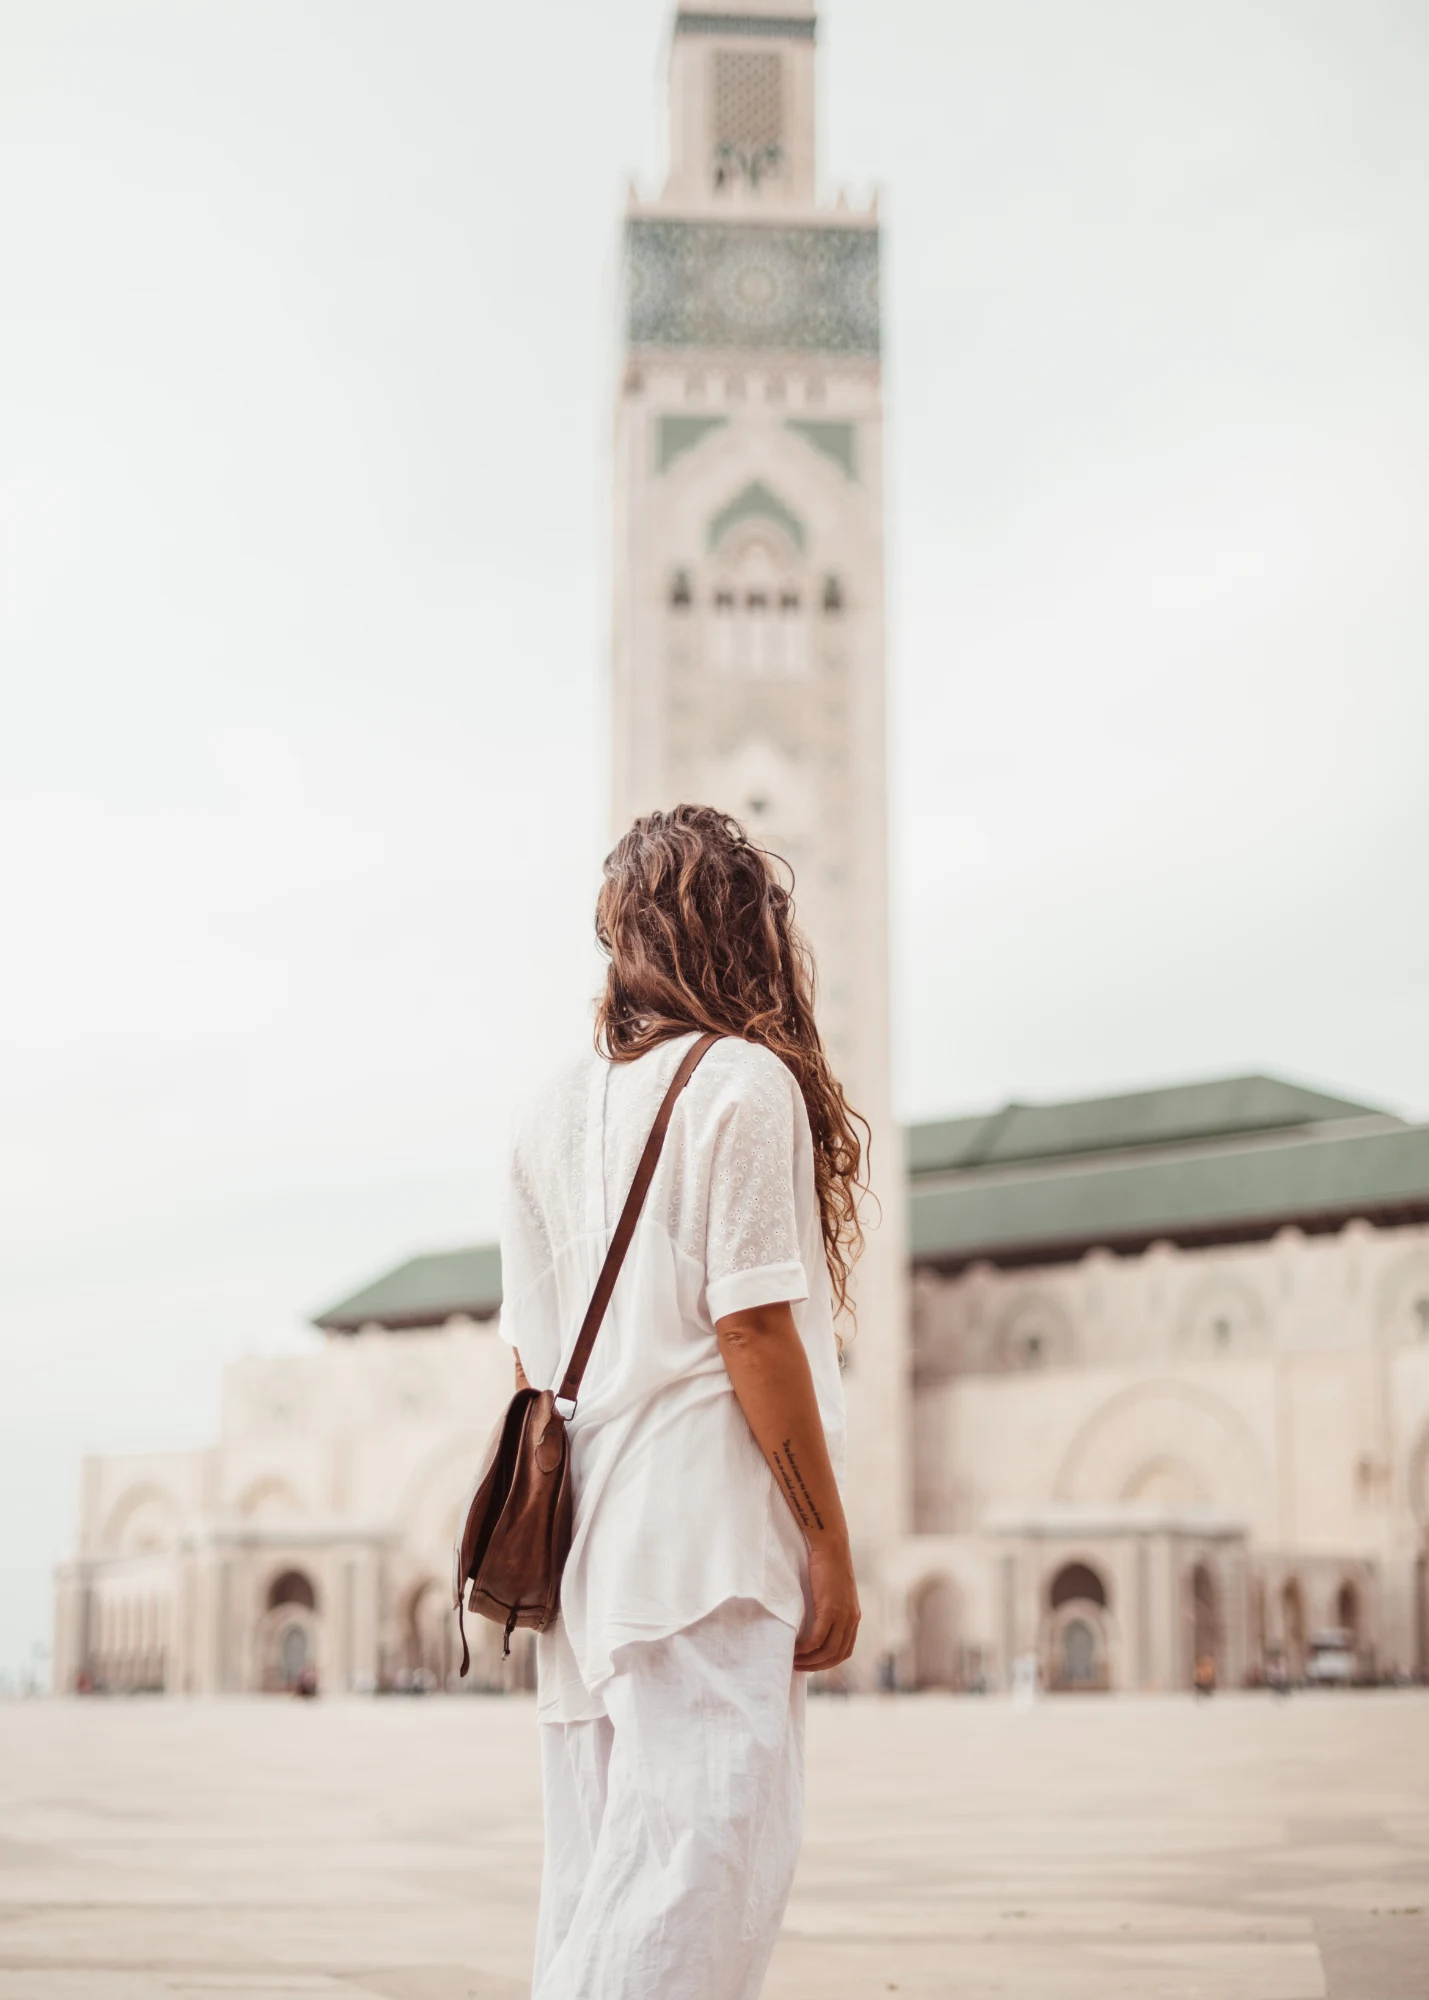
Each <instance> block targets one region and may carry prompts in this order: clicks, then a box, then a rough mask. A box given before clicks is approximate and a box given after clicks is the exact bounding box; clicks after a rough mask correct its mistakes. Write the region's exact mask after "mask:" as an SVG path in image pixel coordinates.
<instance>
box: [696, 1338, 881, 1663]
mask: <svg viewBox="0 0 1429 2000" xmlns="http://www.w3.org/2000/svg"><path fill="white" fill-rule="evenodd" d="M715 1332H716V1333H717V1334H718V1335H719V1346H720V1353H721V1354H722V1355H723V1356H724V1365H725V1367H726V1368H727V1369H728V1370H729V1379H730V1382H731V1384H732V1385H733V1388H734V1393H735V1396H736V1397H737V1398H738V1401H739V1407H740V1408H741V1409H742V1410H743V1412H744V1414H745V1417H746V1418H747V1419H748V1422H749V1428H750V1429H751V1430H752V1431H753V1433H754V1436H755V1440H756V1442H757V1443H758V1445H759V1448H760V1450H761V1451H762V1452H763V1453H764V1456H765V1457H766V1458H767V1459H768V1461H769V1464H770V1468H771V1470H772V1471H773V1473H774V1477H775V1479H776V1480H777V1482H778V1485H779V1490H780V1492H781V1493H782V1494H783V1495H784V1498H785V1500H786V1501H787V1502H788V1504H789V1507H790V1509H791V1510H792V1512H793V1515H794V1518H795V1520H796V1521H797V1522H798V1523H799V1526H800V1527H801V1528H802V1529H803V1531H804V1539H805V1540H806V1541H807V1542H808V1544H809V1583H810V1586H811V1588H812V1591H813V1598H814V1611H813V1618H812V1621H811V1622H810V1624H809V1625H808V1628H807V1630H806V1631H804V1632H801V1633H800V1635H799V1648H798V1651H797V1652H796V1653H795V1655H794V1664H795V1666H796V1667H800V1668H802V1669H803V1670H804V1671H805V1672H813V1671H815V1670H816V1669H818V1668H823V1667H836V1666H838V1665H839V1664H840V1662H841V1661H843V1660H846V1659H847V1658H848V1656H849V1654H850V1653H851V1652H852V1651H853V1642H854V1639H855V1638H856V1636H857V1634H858V1621H859V1608H858V1586H857V1585H856V1584H855V1582H854V1575H853V1559H852V1557H851V1555H850V1553H849V1540H848V1523H847V1522H846V1521H845V1519H844V1510H843V1502H842V1500H840V1498H839V1489H838V1486H837V1484H836V1483H835V1480H834V1469H833V1466H832V1465H831V1464H830V1462H829V1448H828V1444H827V1442H826V1441H825V1438H824V1427H823V1424H822V1423H821V1422H820V1419H819V1406H818V1403H817V1401H816V1399H815V1396H814V1378H813V1376H812V1375H811V1374H810V1372H809V1357H808V1356H807V1355H806V1354H805V1352H804V1343H803V1341H802V1340H800V1338H799V1330H798V1328H797V1327H796V1326H795V1324H794V1315H793V1312H792V1311H791V1310H790V1308H789V1306H788V1305H774V1306H754V1307H751V1308H750V1310H749V1311H747V1312H737V1313H729V1314H728V1315H727V1316H726V1317H725V1318H724V1319H721V1320H716V1322H715Z"/></svg>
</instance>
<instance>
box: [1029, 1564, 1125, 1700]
mask: <svg viewBox="0 0 1429 2000" xmlns="http://www.w3.org/2000/svg"><path fill="white" fill-rule="evenodd" d="M1111 1652H1112V1648H1111V1607H1110V1603H1109V1601H1108V1594H1107V1587H1106V1580H1105V1578H1104V1577H1103V1576H1102V1574H1101V1572H1100V1570H1098V1569H1096V1568H1095V1567H1094V1566H1093V1565H1092V1564H1091V1563H1089V1562H1081V1561H1077V1562H1067V1563H1063V1564H1062V1566H1061V1568H1060V1569H1059V1570H1057V1572H1056V1573H1055V1575H1054V1576H1053V1577H1052V1579H1051V1582H1050V1583H1049V1585H1048V1588H1047V1612H1046V1616H1045V1619H1044V1622H1043V1646H1042V1659H1043V1674H1044V1678H1045V1680H1046V1683H1047V1686H1048V1687H1049V1688H1051V1689H1053V1690H1054V1691H1056V1692H1060V1693H1063V1694H1095V1693H1102V1692H1104V1691H1105V1690H1106V1689H1108V1688H1109V1687H1110V1686H1111V1682H1112V1674H1111Z"/></svg>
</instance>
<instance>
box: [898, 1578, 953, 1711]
mask: <svg viewBox="0 0 1429 2000" xmlns="http://www.w3.org/2000/svg"><path fill="white" fill-rule="evenodd" d="M959 1611H960V1601H959V1594H958V1588H957V1585H956V1584H955V1583H954V1582H953V1580H952V1578H951V1577H949V1576H935V1577H930V1578H929V1579H928V1581H927V1582H926V1583H924V1584H923V1585H921V1586H920V1588H919V1589H918V1590H917V1591H916V1592H915V1594H914V1597H913V1604H912V1617H911V1620H910V1623H911V1625H912V1628H913V1685H914V1687H917V1688H956V1687H960V1686H961V1685H962V1658H961V1648H960V1644H959V1640H960V1627H961V1619H960V1616H959Z"/></svg>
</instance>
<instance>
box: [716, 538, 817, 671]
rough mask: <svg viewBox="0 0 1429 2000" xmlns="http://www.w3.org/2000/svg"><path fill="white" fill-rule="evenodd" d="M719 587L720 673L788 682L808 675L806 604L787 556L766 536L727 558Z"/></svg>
mask: <svg viewBox="0 0 1429 2000" xmlns="http://www.w3.org/2000/svg"><path fill="white" fill-rule="evenodd" d="M725 562H726V565H727V573H726V574H725V575H724V576H722V577H721V578H720V579H719V580H718V582H717V583H716V584H715V587H714V593H713V616H712V618H711V620H710V624H709V627H708V628H707V629H708V632H709V641H708V645H709V653H708V658H709V664H710V665H711V666H712V667H713V668H714V669H715V671H716V672H718V673H730V674H750V675H757V676H764V677H768V678H769V679H787V678H789V677H791V676H798V675H802V674H803V673H804V672H805V671H806V670H807V665H808V647H807V634H806V629H805V620H804V617H803V599H802V595H801V593H800V590H799V586H798V582H797V580H796V579H795V578H794V577H793V576H791V575H790V574H789V572H790V569H791V568H792V563H791V561H790V556H789V551H788V550H787V549H786V548H785V547H784V546H783V545H782V544H779V543H776V542H774V541H773V540H771V539H770V538H768V537H766V536H763V535H756V536H753V537H751V538H749V539H748V540H745V541H743V543H742V544H736V546H735V547H734V548H733V549H732V550H731V551H730V553H729V554H728V555H727V556H726V558H725Z"/></svg>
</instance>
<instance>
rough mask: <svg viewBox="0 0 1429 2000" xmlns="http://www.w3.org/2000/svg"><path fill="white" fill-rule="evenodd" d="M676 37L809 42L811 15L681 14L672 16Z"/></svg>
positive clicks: (812, 34)
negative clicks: (757, 37) (749, 37)
mask: <svg viewBox="0 0 1429 2000" xmlns="http://www.w3.org/2000/svg"><path fill="white" fill-rule="evenodd" d="M675 33H676V34H677V35H763V36H766V37H768V38H769V39H770V40H778V41H792V42H812V41H813V39H814V17H813V16H812V14H808V15H800V14H685V13H680V14H677V15H676V16H675Z"/></svg>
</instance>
